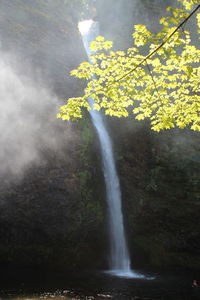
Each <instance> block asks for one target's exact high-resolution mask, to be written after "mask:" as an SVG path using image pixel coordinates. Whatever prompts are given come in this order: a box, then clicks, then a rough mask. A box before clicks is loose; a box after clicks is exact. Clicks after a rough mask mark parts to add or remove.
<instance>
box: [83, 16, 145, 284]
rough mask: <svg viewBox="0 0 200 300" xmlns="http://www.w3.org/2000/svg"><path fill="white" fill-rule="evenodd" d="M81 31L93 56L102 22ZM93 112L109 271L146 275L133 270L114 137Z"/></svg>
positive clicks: (139, 276) (119, 273)
mask: <svg viewBox="0 0 200 300" xmlns="http://www.w3.org/2000/svg"><path fill="white" fill-rule="evenodd" d="M79 30H80V32H81V34H82V39H83V43H84V47H85V49H86V52H87V54H88V56H89V55H90V54H91V53H92V52H91V50H90V48H89V44H90V42H92V41H94V40H95V39H96V36H97V35H98V31H99V30H98V23H97V22H93V21H92V20H86V21H83V22H80V23H79ZM88 101H89V103H90V106H91V107H92V104H93V99H91V98H90V99H88ZM90 115H91V119H92V122H93V124H94V126H95V128H96V131H97V133H98V137H99V141H100V147H101V154H102V161H103V173H104V178H105V184H106V195H107V203H108V210H109V223H110V224H109V225H110V248H111V251H110V261H109V267H110V270H109V271H108V273H110V274H112V275H116V276H120V277H132V278H133V277H134V278H143V277H144V276H143V275H140V274H137V273H135V272H133V271H132V270H131V267H130V265H131V262H130V256H129V252H128V248H127V242H126V238H125V232H124V224H123V214H122V208H121V191H120V184H119V178H118V175H117V171H116V166H115V161H114V156H113V150H112V143H111V138H110V136H109V134H108V131H107V129H106V127H105V124H104V121H103V117H102V114H101V113H100V111H97V110H93V109H91V110H90Z"/></svg>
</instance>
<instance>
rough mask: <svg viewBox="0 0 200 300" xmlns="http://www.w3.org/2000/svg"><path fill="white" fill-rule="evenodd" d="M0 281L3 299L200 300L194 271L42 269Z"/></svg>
mask: <svg viewBox="0 0 200 300" xmlns="http://www.w3.org/2000/svg"><path fill="white" fill-rule="evenodd" d="M3 273H4V274H2V275H3V276H2V279H1V282H0V300H2V299H6V298H10V299H13V300H14V299H15V300H21V299H22V300H23V299H24V300H25V299H32V300H38V299H46V300H50V299H54V300H62V299H63V300H68V299H76V300H78V299H87V300H92V299H99V300H100V299H115V300H190V299H200V291H199V289H200V287H199V288H197V289H195V290H194V288H192V280H193V279H197V280H198V279H200V278H198V274H195V273H193V272H181V273H177V272H176V273H174V272H168V273H165V274H164V273H162V274H160V273H156V272H154V273H152V274H148V275H149V276H150V277H151V276H155V279H154V280H146V279H134V278H129V279H127V278H118V277H114V276H110V275H108V274H105V273H103V272H77V271H76V273H73V272H62V273H60V272H44V271H42V272H40V271H37V270H35V271H32V272H30V271H27V270H23V271H22V270H13V271H12V270H8V271H7V272H3Z"/></svg>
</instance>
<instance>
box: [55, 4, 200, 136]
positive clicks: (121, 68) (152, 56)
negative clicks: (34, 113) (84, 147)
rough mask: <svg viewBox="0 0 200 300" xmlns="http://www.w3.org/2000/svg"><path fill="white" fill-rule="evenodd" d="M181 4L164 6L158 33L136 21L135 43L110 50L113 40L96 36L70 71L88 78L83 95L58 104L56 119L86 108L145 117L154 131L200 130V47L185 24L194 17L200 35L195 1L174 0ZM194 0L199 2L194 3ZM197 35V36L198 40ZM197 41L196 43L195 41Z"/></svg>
mask: <svg viewBox="0 0 200 300" xmlns="http://www.w3.org/2000/svg"><path fill="white" fill-rule="evenodd" d="M177 1H179V2H181V4H182V8H180V7H171V6H170V7H168V8H167V11H168V12H169V16H166V17H162V18H161V19H160V24H161V26H162V28H161V30H160V32H158V33H157V34H155V33H153V32H151V31H150V30H148V29H147V27H146V26H145V25H142V24H139V25H135V26H134V28H135V30H134V32H133V35H132V36H133V46H132V47H131V48H129V49H127V50H126V51H112V50H111V48H112V45H113V43H112V42H111V41H106V40H105V38H104V37H103V36H98V37H97V38H96V40H95V41H93V42H92V43H91V45H90V47H91V50H93V51H94V54H92V55H91V56H90V62H83V63H81V64H80V65H79V67H78V68H77V69H76V70H73V71H71V75H72V76H75V77H78V78H81V79H85V80H87V86H86V88H85V90H84V95H83V96H82V97H74V98H69V99H68V100H67V103H66V105H63V106H61V107H60V112H59V114H58V118H61V119H63V120H70V119H72V120H73V119H78V118H81V117H82V115H83V111H84V109H87V110H90V109H91V108H90V105H89V104H88V101H87V99H88V97H92V98H93V99H94V104H93V108H94V109H96V110H100V109H102V110H103V111H104V113H105V114H106V115H110V116H116V117H127V116H128V115H130V114H131V113H133V114H134V115H135V118H136V119H137V120H143V119H145V118H149V119H150V122H151V128H152V129H153V130H155V131H158V132H159V131H160V130H162V129H170V128H173V127H175V126H176V127H179V128H185V127H188V128H191V129H192V130H196V131H200V66H199V62H200V49H198V48H197V47H196V46H195V43H194V42H193V41H192V38H191V36H192V34H191V30H188V29H187V30H186V29H185V28H184V25H185V24H186V22H187V21H188V20H189V19H190V18H195V19H196V24H197V37H198V39H200V37H199V34H200V13H198V9H199V8H200V4H198V3H199V0H177ZM196 4H197V5H196ZM196 39H197V38H196V36H195V40H196ZM198 42H199V41H198Z"/></svg>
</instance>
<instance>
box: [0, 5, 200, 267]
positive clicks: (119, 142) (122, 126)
mask: <svg viewBox="0 0 200 300" xmlns="http://www.w3.org/2000/svg"><path fill="white" fill-rule="evenodd" d="M78 2H79V1H75V2H73V3H78ZM153 2H154V5H153V6H152V1H151V3H150V1H147V0H145V1H139V2H137V3H138V5H137V7H136V4H135V2H134V1H117V3H116V1H96V2H95V3H96V4H95V6H96V12H95V9H94V7H93V10H92V11H93V12H92V13H93V15H95V14H96V18H97V19H98V20H99V21H100V22H101V34H103V35H106V37H108V38H110V39H112V40H113V39H114V40H115V41H116V47H119V48H125V47H126V46H127V45H130V43H131V32H132V25H133V24H136V23H144V19H145V20H147V21H149V20H150V19H151V22H150V23H151V26H152V28H154V22H153V19H152V15H153V16H154V17H155V16H156V17H157V19H159V17H160V15H161V14H162V11H163V7H164V6H167V5H169V4H170V3H166V1H161V0H157V1H156V0H155V1H153ZM64 3H65V1H61V0H60V1H54V0H46V1H31V0H29V1H27V0H16V1H7V0H2V1H1V2H0V15H1V18H0V25H1V26H0V37H1V51H2V52H3V53H9V54H10V57H11V58H14V59H13V64H14V62H15V61H16V62H17V63H16V66H15V65H14V67H16V69H17V71H18V73H19V74H20V73H21V72H22V73H23V75H24V76H27V77H30V78H33V79H34V80H35V81H36V82H37V81H38V80H39V81H42V85H44V86H45V88H46V89H47V90H48V91H51V92H52V91H53V93H55V94H56V96H57V98H58V101H59V103H60V104H63V102H64V99H65V98H67V97H70V96H74V95H78V94H79V93H80V92H81V91H82V83H80V82H79V81H78V80H74V79H70V78H69V76H68V73H69V71H70V70H71V69H73V68H75V67H76V66H78V64H79V63H80V62H81V61H83V60H85V59H86V56H85V51H84V49H83V46H82V42H81V39H80V35H79V33H78V30H77V21H78V19H79V17H80V15H81V9H80V7H81V6H78V7H79V9H78V8H77V7H76V8H75V7H74V6H73V4H70V1H69V2H67V3H68V5H67V6H66V5H65V4H64ZM136 8H137V9H136ZM88 14H89V12H88ZM145 16H146V17H145ZM118 42H119V44H118ZM11 61H12V59H11ZM38 74H39V75H38ZM5 101H6V98H5ZM35 101H36V103H38V105H39V103H40V102H41V101H42V99H39V98H38V99H35ZM57 104H58V103H57V102H56V103H55V107H57ZM52 106H54V103H53V102H52V101H50V103H49V105H47V106H46V110H45V112H44V111H42V112H40V113H41V118H42V119H43V120H45V122H42V123H41V124H42V125H41V126H40V128H39V131H40V132H43V135H42V139H40V138H38V139H37V142H36V143H35V144H36V148H37V153H38V155H39V158H40V159H39V160H37V159H36V160H33V161H31V163H29V164H28V165H27V166H26V168H24V169H23V172H20V174H19V173H18V172H16V170H13V172H12V176H11V174H9V173H6V174H7V175H6V176H5V174H4V173H1V186H0V209H1V214H0V244H1V246H0V264H1V265H3V264H6V265H7V264H10V265H11V266H16V265H17V266H19V265H21V266H35V265H38V266H49V267H56V268H65V267H72V266H73V267H80V266H82V267H84V268H86V267H99V268H101V267H102V268H105V267H106V255H107V254H106V253H108V252H107V250H106V247H107V233H106V224H107V219H106V204H105V185H104V182H103V176H102V171H101V166H100V165H101V158H100V154H99V150H98V148H99V145H98V141H97V138H96V134H95V132H94V129H93V128H92V126H91V123H90V121H88V118H87V117H86V118H85V119H84V120H82V121H81V122H75V123H74V124H67V123H64V122H60V121H58V120H56V118H55V114H56V112H55V113H54V110H55V108H52ZM34 107H37V105H36V106H34V105H33V108H32V109H33V114H35V108H34ZM52 109H53V113H52ZM30 116H31V114H30ZM36 120H37V121H36V124H37V122H38V119H36ZM10 121H11V122H13V120H12V119H10ZM10 124H11V123H10ZM108 125H109V131H110V133H111V135H112V138H113V145H114V152H115V157H116V161H117V167H118V171H119V177H120V182H121V188H122V201H123V209H124V215H125V226H126V231H127V236H128V242H129V246H130V250H131V251H130V252H131V257H132V260H133V265H134V266H138V267H140V266H142V265H146V266H147V265H148V266H149V265H151V266H165V267H167V266H186V267H197V268H200V261H199V251H200V245H199V241H200V238H199V237H200V236H199V235H200V232H199V228H200V224H199V218H198V216H199V213H200V211H199V210H200V206H199V196H200V195H199V188H198V187H199V183H198V178H199V173H198V172H199V171H198V170H199V168H198V166H199V163H200V162H199V157H198V154H199V146H198V145H199V143H198V142H199V136H198V134H195V133H192V132H189V131H186V130H183V131H170V132H169V133H168V132H164V133H161V134H155V133H153V132H151V131H150V129H149V124H147V123H138V122H136V121H134V120H133V119H131V118H130V119H127V120H123V119H121V120H113V119H109V120H108ZM8 126H10V125H9V124H8ZM25 126H26V123H25ZM49 131H50V132H51V134H50V133H49ZM44 136H46V139H47V140H48V142H46V140H45V138H44ZM8 139H9V137H8ZM52 140H53V142H52ZM5 141H6V139H5ZM15 142H17V140H15ZM18 142H19V141H18ZM23 142H24V143H23V144H21V146H20V147H21V148H20V149H24V147H25V145H26V143H25V142H26V141H23ZM52 144H53V146H52ZM6 149H7V151H10V152H11V156H13V155H14V152H12V151H14V149H15V147H14V145H12V144H10V147H9V148H8V147H7V148H6ZM11 156H10V157H11Z"/></svg>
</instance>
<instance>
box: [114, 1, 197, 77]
mask: <svg viewBox="0 0 200 300" xmlns="http://www.w3.org/2000/svg"><path fill="white" fill-rule="evenodd" d="M199 8H200V4H199V5H198V6H197V7H196V8H195V9H194V10H193V11H192V12H191V14H189V16H188V17H187V18H185V20H183V22H182V23H180V24H179V25H178V26H177V27H176V29H175V30H174V31H173V32H172V33H171V34H170V35H169V36H168V37H167V38H166V40H165V41H163V42H162V43H161V44H160V45H159V46H158V47H157V48H156V49H154V50H153V51H152V52H150V53H149V54H148V55H147V56H146V57H145V58H144V59H143V60H142V61H141V62H140V63H139V64H138V65H136V66H135V67H134V68H133V69H131V70H130V71H129V72H127V73H126V74H125V75H123V76H121V77H120V78H119V79H118V80H117V81H120V80H122V79H124V78H125V77H126V76H128V75H129V74H131V73H132V72H134V71H135V70H136V69H137V68H138V67H139V66H141V65H142V64H143V63H144V62H145V61H146V60H147V59H148V58H150V57H151V56H153V55H154V54H155V53H156V52H157V51H158V50H159V49H160V48H162V47H163V46H164V45H165V44H166V43H167V42H168V41H169V40H170V39H171V37H172V36H173V35H174V34H175V33H176V32H177V31H178V30H179V29H180V28H181V27H182V26H183V25H184V24H185V23H186V22H187V21H188V20H189V19H190V18H191V16H192V15H193V14H194V13H195V12H196V11H197V10H198V9H199Z"/></svg>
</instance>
